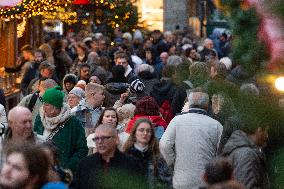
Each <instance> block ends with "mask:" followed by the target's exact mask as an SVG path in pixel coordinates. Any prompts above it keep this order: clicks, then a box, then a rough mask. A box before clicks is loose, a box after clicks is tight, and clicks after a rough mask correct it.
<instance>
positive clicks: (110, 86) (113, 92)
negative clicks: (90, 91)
mask: <svg viewBox="0 0 284 189" xmlns="http://www.w3.org/2000/svg"><path fill="white" fill-rule="evenodd" d="M128 88H129V84H128V83H126V82H109V83H107V84H106V85H105V89H106V93H105V95H106V100H105V103H106V102H107V104H104V106H106V107H112V106H113V105H114V103H115V102H116V101H117V100H119V98H120V96H121V94H122V93H125V92H126V91H127V89H128Z"/></svg>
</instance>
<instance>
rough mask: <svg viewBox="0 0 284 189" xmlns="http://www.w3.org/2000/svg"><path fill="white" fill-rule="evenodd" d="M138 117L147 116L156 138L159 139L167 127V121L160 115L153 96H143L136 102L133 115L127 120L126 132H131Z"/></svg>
mask: <svg viewBox="0 0 284 189" xmlns="http://www.w3.org/2000/svg"><path fill="white" fill-rule="evenodd" d="M139 118H148V119H149V120H151V121H152V123H153V124H154V129H155V131H156V138H158V139H160V138H161V137H162V135H163V133H164V131H165V130H166V128H167V126H168V125H167V123H166V121H165V120H164V119H163V117H162V116H160V111H159V105H158V104H157V102H156V101H155V99H154V98H153V97H150V96H145V97H143V98H141V99H140V100H138V101H137V102H136V109H135V111H134V117H133V118H132V119H131V120H130V121H129V123H128V125H127V128H126V130H125V131H126V132H127V133H129V134H130V133H131V131H132V128H133V127H134V125H135V122H136V121H137V120H138V119H139Z"/></svg>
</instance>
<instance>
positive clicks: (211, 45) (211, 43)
mask: <svg viewBox="0 0 284 189" xmlns="http://www.w3.org/2000/svg"><path fill="white" fill-rule="evenodd" d="M205 47H206V48H207V49H213V47H214V45H213V41H208V42H207V43H206V44H205Z"/></svg>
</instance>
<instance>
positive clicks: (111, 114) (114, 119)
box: [87, 107, 126, 154]
mask: <svg viewBox="0 0 284 189" xmlns="http://www.w3.org/2000/svg"><path fill="white" fill-rule="evenodd" d="M100 124H107V125H111V126H113V127H115V128H116V129H117V131H118V136H119V140H120V144H119V145H118V149H120V150H121V149H122V144H123V143H124V141H125V140H126V139H125V138H126V136H125V133H124V129H123V128H121V126H120V125H118V115H117V112H116V110H115V109H114V108H112V107H109V108H105V109H104V110H103V112H102V114H101V116H100V117H99V120H98V122H97V125H100ZM94 137H95V133H92V134H90V135H89V136H88V137H87V145H88V147H89V154H92V153H96V151H97V149H96V145H95V142H94V141H93V139H94Z"/></svg>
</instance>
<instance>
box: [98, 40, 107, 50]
mask: <svg viewBox="0 0 284 189" xmlns="http://www.w3.org/2000/svg"><path fill="white" fill-rule="evenodd" d="M106 49H107V41H106V39H104V38H101V39H99V50H100V51H105V50H106Z"/></svg>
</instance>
